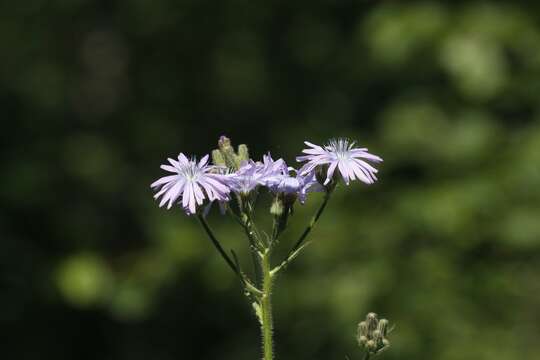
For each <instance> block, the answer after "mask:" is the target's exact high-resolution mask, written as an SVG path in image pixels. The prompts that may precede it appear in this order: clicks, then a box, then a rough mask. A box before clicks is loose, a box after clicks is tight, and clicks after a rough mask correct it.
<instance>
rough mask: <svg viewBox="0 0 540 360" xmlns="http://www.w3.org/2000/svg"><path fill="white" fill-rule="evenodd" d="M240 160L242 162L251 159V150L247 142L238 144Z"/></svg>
mask: <svg viewBox="0 0 540 360" xmlns="http://www.w3.org/2000/svg"><path fill="white" fill-rule="evenodd" d="M238 160H239V161H240V163H242V162H243V161H248V160H249V150H248V147H247V145H246V144H240V145H238Z"/></svg>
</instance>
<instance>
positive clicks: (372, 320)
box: [366, 313, 378, 332]
mask: <svg viewBox="0 0 540 360" xmlns="http://www.w3.org/2000/svg"><path fill="white" fill-rule="evenodd" d="M366 322H367V326H368V331H369V332H373V331H375V329H377V324H378V320H377V314H375V313H369V314H367V316H366Z"/></svg>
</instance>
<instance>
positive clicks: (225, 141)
mask: <svg viewBox="0 0 540 360" xmlns="http://www.w3.org/2000/svg"><path fill="white" fill-rule="evenodd" d="M218 147H219V151H220V152H221V156H222V157H223V160H224V161H225V165H227V166H228V167H229V168H233V169H236V170H237V169H238V167H239V162H238V161H237V155H236V154H235V153H234V148H233V147H232V145H231V139H229V138H228V137H226V136H221V137H220V138H219V140H218Z"/></svg>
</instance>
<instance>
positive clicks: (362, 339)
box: [358, 335, 368, 346]
mask: <svg viewBox="0 0 540 360" xmlns="http://www.w3.org/2000/svg"><path fill="white" fill-rule="evenodd" d="M367 341H368V338H367V336H364V335H362V336H360V337H359V338H358V345H360V346H363V345H365V344H366V343H367Z"/></svg>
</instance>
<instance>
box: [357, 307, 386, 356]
mask: <svg viewBox="0 0 540 360" xmlns="http://www.w3.org/2000/svg"><path fill="white" fill-rule="evenodd" d="M391 331H392V329H389V328H388V320H386V319H380V320H379V319H378V317H377V314H375V313H369V314H367V316H366V320H365V321H361V322H360V323H359V324H358V332H357V335H356V339H357V341H358V345H359V346H360V347H362V348H364V349H365V350H366V352H367V353H368V354H370V355H375V354H378V353H380V352H382V351H384V350H386V349H387V348H388V347H389V346H390V342H389V341H388V339H387V335H388V334H389V333H390V332H391Z"/></svg>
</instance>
